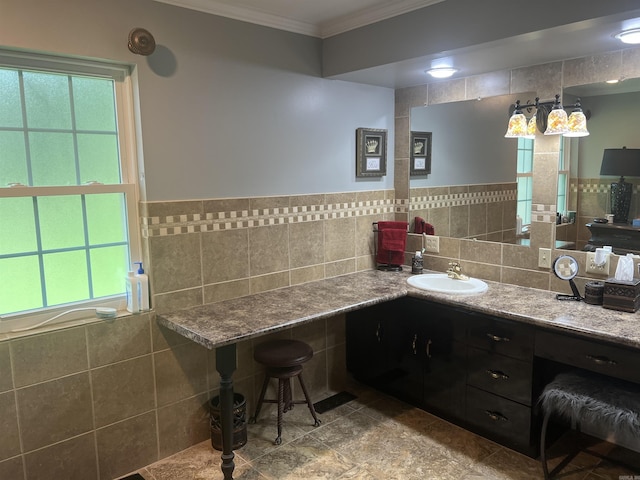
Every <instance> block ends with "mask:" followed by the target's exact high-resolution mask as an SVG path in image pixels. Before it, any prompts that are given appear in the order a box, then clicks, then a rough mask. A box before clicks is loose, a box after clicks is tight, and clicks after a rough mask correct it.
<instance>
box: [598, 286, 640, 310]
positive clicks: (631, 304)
mask: <svg viewBox="0 0 640 480" xmlns="http://www.w3.org/2000/svg"><path fill="white" fill-rule="evenodd" d="M602 306H603V307H604V308H610V309H612V310H621V311H623V312H635V311H637V310H638V308H640V279H638V278H634V279H633V280H630V281H626V280H616V279H615V278H608V279H606V280H605V282H604V293H603V296H602Z"/></svg>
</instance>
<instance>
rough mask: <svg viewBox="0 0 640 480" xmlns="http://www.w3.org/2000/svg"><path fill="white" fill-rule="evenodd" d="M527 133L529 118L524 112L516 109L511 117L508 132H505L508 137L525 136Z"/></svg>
mask: <svg viewBox="0 0 640 480" xmlns="http://www.w3.org/2000/svg"><path fill="white" fill-rule="evenodd" d="M526 134H527V118H526V117H525V116H524V114H523V113H522V112H520V111H519V110H516V111H515V112H514V114H513V115H511V118H510V119H509V127H508V128H507V133H505V134H504V136H505V137H506V138H513V137H524V136H525V135H526Z"/></svg>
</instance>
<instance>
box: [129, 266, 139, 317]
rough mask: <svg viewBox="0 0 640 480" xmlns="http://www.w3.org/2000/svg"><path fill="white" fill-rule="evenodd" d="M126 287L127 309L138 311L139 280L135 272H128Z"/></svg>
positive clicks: (133, 311) (132, 311)
mask: <svg viewBox="0 0 640 480" xmlns="http://www.w3.org/2000/svg"><path fill="white" fill-rule="evenodd" d="M126 287H127V310H128V311H129V312H131V313H138V312H139V311H140V303H139V301H138V298H139V297H140V288H139V282H138V279H137V278H136V272H129V273H128V274H127V278H126Z"/></svg>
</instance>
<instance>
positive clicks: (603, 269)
mask: <svg viewBox="0 0 640 480" xmlns="http://www.w3.org/2000/svg"><path fill="white" fill-rule="evenodd" d="M604 258H605V261H604V264H603V265H596V262H595V259H596V254H595V252H587V268H586V270H587V273H596V274H598V275H609V265H610V264H611V262H610V261H609V259H610V258H611V255H605V256H604Z"/></svg>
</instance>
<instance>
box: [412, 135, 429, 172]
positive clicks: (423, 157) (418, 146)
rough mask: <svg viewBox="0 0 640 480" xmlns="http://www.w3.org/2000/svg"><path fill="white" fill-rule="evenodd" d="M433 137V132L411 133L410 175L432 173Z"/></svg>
mask: <svg viewBox="0 0 640 480" xmlns="http://www.w3.org/2000/svg"><path fill="white" fill-rule="evenodd" d="M431 135H432V132H411V145H410V148H411V166H410V169H409V174H410V175H414V176H415V175H427V174H429V173H431Z"/></svg>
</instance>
